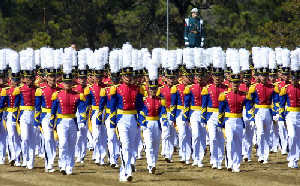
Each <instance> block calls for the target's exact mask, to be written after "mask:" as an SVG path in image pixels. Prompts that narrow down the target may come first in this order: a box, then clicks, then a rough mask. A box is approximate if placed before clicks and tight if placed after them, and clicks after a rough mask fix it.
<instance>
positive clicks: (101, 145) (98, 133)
mask: <svg viewBox="0 0 300 186" xmlns="http://www.w3.org/2000/svg"><path fill="white" fill-rule="evenodd" d="M97 115H98V111H95V113H94V114H93V116H92V128H93V129H92V131H93V133H92V134H93V140H94V143H93V145H94V159H95V160H96V161H95V163H100V164H101V165H102V164H104V158H105V156H106V151H107V133H106V128H105V125H104V124H101V125H97V124H96V118H97Z"/></svg>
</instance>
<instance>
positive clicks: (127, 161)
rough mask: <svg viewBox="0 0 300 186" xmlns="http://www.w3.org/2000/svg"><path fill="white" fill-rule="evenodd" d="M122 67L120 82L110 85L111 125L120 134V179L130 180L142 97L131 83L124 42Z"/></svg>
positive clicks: (127, 54) (130, 71) (128, 50)
mask: <svg viewBox="0 0 300 186" xmlns="http://www.w3.org/2000/svg"><path fill="white" fill-rule="evenodd" d="M122 51H123V68H122V70H121V79H122V84H120V85H119V86H118V87H114V88H113V87H111V90H110V96H111V125H112V127H117V130H118V133H119V136H120V146H121V150H120V155H121V160H122V166H121V168H120V181H132V168H134V167H132V165H131V163H132V161H131V160H132V158H133V156H134V155H135V154H134V153H135V151H136V147H135V146H134V145H136V143H135V140H136V136H137V131H138V128H137V127H138V126H137V119H136V118H137V116H136V115H137V113H138V112H139V111H141V105H142V101H143V100H142V97H143V94H140V92H139V87H137V86H136V85H134V84H132V83H133V82H134V81H133V79H132V73H133V68H132V67H131V58H130V56H131V55H130V54H131V52H132V47H131V45H130V44H124V45H123V48H122Z"/></svg>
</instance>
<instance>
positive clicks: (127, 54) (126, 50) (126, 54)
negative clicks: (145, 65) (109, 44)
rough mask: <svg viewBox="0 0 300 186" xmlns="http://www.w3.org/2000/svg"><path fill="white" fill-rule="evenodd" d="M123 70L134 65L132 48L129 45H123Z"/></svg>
mask: <svg viewBox="0 0 300 186" xmlns="http://www.w3.org/2000/svg"><path fill="white" fill-rule="evenodd" d="M122 52H123V68H126V67H131V63H132V46H131V44H129V43H125V44H123V47H122Z"/></svg>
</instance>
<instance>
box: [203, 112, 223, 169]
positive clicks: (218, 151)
mask: <svg viewBox="0 0 300 186" xmlns="http://www.w3.org/2000/svg"><path fill="white" fill-rule="evenodd" d="M218 114H219V113H218V112H213V113H212V115H211V116H210V118H209V120H208V121H207V127H208V133H209V144H210V158H211V161H210V163H211V164H216V163H218V164H221V163H222V161H223V158H224V135H223V133H222V129H221V128H220V127H217V125H218Z"/></svg>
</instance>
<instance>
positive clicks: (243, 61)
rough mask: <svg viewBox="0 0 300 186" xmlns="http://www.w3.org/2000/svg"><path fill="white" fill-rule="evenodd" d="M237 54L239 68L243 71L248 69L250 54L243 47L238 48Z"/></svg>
mask: <svg viewBox="0 0 300 186" xmlns="http://www.w3.org/2000/svg"><path fill="white" fill-rule="evenodd" d="M239 54H240V65H241V70H242V71H245V70H249V69H250V67H249V56H250V52H249V51H248V50H246V49H244V48H241V49H240V50H239Z"/></svg>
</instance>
